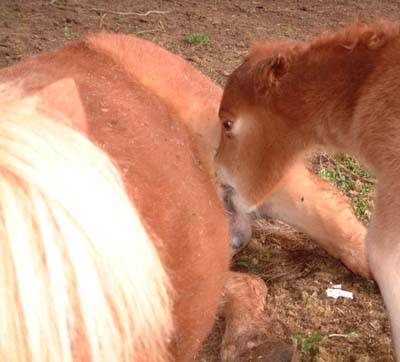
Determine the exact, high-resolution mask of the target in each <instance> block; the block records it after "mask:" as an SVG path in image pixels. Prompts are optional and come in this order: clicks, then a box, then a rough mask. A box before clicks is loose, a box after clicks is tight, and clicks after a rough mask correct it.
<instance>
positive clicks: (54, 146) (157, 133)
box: [0, 36, 292, 362]
mask: <svg viewBox="0 0 400 362" xmlns="http://www.w3.org/2000/svg"><path fill="white" fill-rule="evenodd" d="M97 40H98V44H99V47H98V48H96V38H92V39H90V38H89V39H88V40H87V42H86V43H78V44H73V45H71V46H69V47H66V48H64V49H62V50H59V51H56V52H54V53H47V54H43V55H40V56H39V57H36V58H32V59H30V60H28V61H26V62H25V63H21V64H20V65H18V66H16V67H15V68H9V69H5V70H3V71H2V75H1V78H2V81H3V82H6V81H7V82H12V85H13V86H14V87H15V86H16V87H18V89H17V90H16V91H15V92H14V93H16V95H14V96H13V99H17V100H14V102H18V99H21V98H23V99H22V101H19V102H21V103H23V102H25V98H26V97H33V98H34V99H38V100H39V101H37V102H39V103H40V107H41V108H44V111H43V112H44V113H43V112H42V113H38V111H37V110H36V108H34V107H31V108H30V109H28V110H27V111H24V112H23V113H22V116H21V117H22V118H23V119H24V123H23V124H22V125H21V126H20V128H21V129H20V130H19V131H18V130H17V131H18V132H20V133H21V134H20V135H19V134H17V136H18V137H19V139H17V140H15V145H14V144H11V145H9V146H8V143H6V141H4V143H5V145H6V146H7V147H9V148H10V149H11V151H13V152H15V153H16V154H15V155H14V154H11V155H8V154H5V155H4V159H3V158H1V159H0V166H1V171H2V172H1V173H0V176H1V177H3V178H4V179H5V180H8V183H9V187H10V188H12V187H13V184H14V183H15V186H14V188H15V190H14V193H15V194H16V196H14V199H13V198H11V196H8V195H7V194H6V193H5V192H4V195H3V203H2V205H3V209H4V210H6V211H7V212H8V208H9V207H11V206H12V207H14V209H16V210H18V207H19V202H21V205H25V204H26V210H24V209H23V210H22V211H23V212H24V213H25V214H21V215H19V214H18V213H17V211H13V213H12V212H11V211H10V213H9V214H7V212H6V211H4V210H3V211H4V213H5V216H7V219H6V220H5V225H4V233H5V235H6V236H7V237H8V244H7V245H8V246H7V245H4V250H3V253H2V254H1V256H2V265H4V269H3V272H2V273H1V275H2V276H3V277H4V280H5V284H6V285H10V286H11V287H12V288H10V291H9V292H7V293H6V292H5V291H3V292H2V294H1V295H0V298H2V299H0V300H1V301H2V303H1V306H2V309H1V310H2V315H7V316H8V317H9V318H3V319H2V321H1V322H2V323H3V324H2V328H3V329H2V330H3V331H4V333H3V335H6V333H7V334H8V335H9V338H3V340H2V345H1V347H0V355H1V356H2V360H7V361H11V360H13V361H32V360H33V361H54V360H59V361H89V360H92V361H115V362H117V361H135V362H142V361H143V362H144V361H146V362H147V361H155V362H156V361H157V362H158V361H168V360H173V361H189V360H192V359H193V357H194V355H195V353H196V351H197V350H198V349H199V346H200V344H201V342H202V340H203V339H204V338H205V336H206V335H207V334H208V333H209V331H210V329H211V327H212V325H213V323H214V319H215V314H216V311H217V308H218V306H219V305H221V306H220V307H221V313H222V314H224V316H225V318H226V321H227V328H226V332H225V336H224V340H223V346H222V347H223V348H222V352H221V353H222V356H223V358H224V360H232V359H235V358H236V355H239V354H241V353H242V352H243V350H245V349H246V348H248V347H247V346H248V344H249V343H250V344H254V343H256V341H259V342H261V341H262V338H263V337H265V336H266V335H267V332H269V331H268V324H269V320H268V316H267V315H266V311H265V308H264V306H265V299H266V290H267V289H266V286H265V284H264V282H263V281H262V280H260V279H259V278H257V277H255V276H254V277H253V276H248V275H244V274H238V273H229V260H230V252H229V232H228V224H227V221H226V216H225V212H224V210H223V207H222V204H221V200H220V197H219V195H218V193H217V188H216V186H215V185H214V183H213V177H212V174H211V173H210V172H211V171H210V170H211V165H209V164H208V160H207V158H206V157H203V156H202V151H199V150H198V149H197V146H196V144H195V143H194V142H193V139H192V138H193V137H192V136H191V135H190V134H188V132H187V131H186V130H185V128H184V125H183V123H182V122H178V121H176V120H179V115H178V114H176V112H175V111H174V110H172V109H170V108H169V107H168V105H167V104H165V103H164V102H162V101H161V100H160V99H159V98H158V97H157V95H155V94H153V93H152V92H149V90H148V89H146V88H145V87H144V86H143V85H142V84H141V83H140V82H138V81H137V80H136V79H135V76H134V75H133V74H129V73H128V72H127V70H126V69H125V67H124V65H123V64H121V63H120V62H118V61H114V60H113V57H112V55H109V54H107V53H106V52H102V51H101V49H100V48H101V44H102V43H101V40H102V37H101V36H99V37H98V38H97ZM115 40H117V41H118V40H119V41H121V42H122V44H123V43H124V41H127V42H128V44H127V45H129V42H130V38H124V37H121V38H119V37H115ZM172 64H173V63H172ZM66 77H67V78H66ZM194 77H198V78H199V79H200V80H202V78H201V77H200V75H198V74H197V73H195V74H194ZM211 86H212V84H211ZM211 89H212V88H211ZM28 100H29V99H28ZM15 104H16V105H15V106H14V109H16V111H15V112H17V111H18V108H19V106H20V104H19V103H15ZM43 114H44V115H43ZM60 114H61V116H60ZM6 116H8V114H6ZM17 116H18V114H17ZM172 116H173V117H174V118H172ZM14 118H15V117H13V114H11V116H10V121H9V124H7V125H5V124H4V128H6V126H7V127H8V128H11V130H10V132H11V131H13V127H14V126H13V123H12V122H13V120H14ZM16 118H17V119H19V118H18V117H16ZM65 118H66V119H67V120H70V126H71V127H73V128H75V129H76V130H77V131H79V132H82V133H83V134H88V135H89V137H90V138H92V139H93V140H94V141H95V143H97V145H98V146H99V147H100V148H102V149H103V150H105V151H107V152H108V153H109V154H111V155H112V156H113V158H114V159H116V160H117V162H118V164H119V168H120V170H121V171H122V173H123V179H124V182H125V186H126V188H127V191H128V194H129V196H130V199H131V201H132V202H133V204H134V206H135V209H136V210H137V213H136V211H135V209H133V208H132V206H131V205H130V203H129V201H128V198H127V196H126V194H125V191H124V190H123V189H122V183H121V181H120V179H119V176H118V173H117V172H116V171H115V170H114V168H113V167H112V165H111V164H110V162H109V161H108V159H107V158H106V157H105V156H104V154H103V152H101V151H99V150H97V149H96V147H95V146H93V145H91V143H90V142H89V141H88V140H86V138H85V137H83V136H82V135H80V134H78V133H77V131H73V130H72V129H70V128H69V127H67V126H66V125H63V124H62V125H58V123H60V120H61V121H64V123H66V122H67V121H65V120H64V119H65ZM52 120H53V121H52ZM1 121H2V120H1ZM1 121H0V123H1ZM57 122H58V123H57ZM1 125H3V123H1ZM15 127H16V126H15ZM25 128H27V129H25ZM47 128H48V129H47ZM17 131H16V132H17ZM1 132H2V128H1V127H0V133H1ZM3 132H4V133H5V134H6V135H7V133H6V132H8V129H7V128H6V129H5V130H3ZM11 141H14V139H12V140H11ZM1 142H2V141H1V138H0V146H1V145H2V143H1ZM0 149H1V147H0ZM6 151H8V149H7V150H6ZM11 151H10V152H11ZM18 162H19V163H18ZM13 163H15V165H14V164H13ZM20 164H21V165H20ZM19 165H20V166H19ZM6 166H7V168H6ZM18 167H19V168H21V170H19V168H18ZM3 169H4V172H3ZM31 169H33V171H34V172H33V171H31ZM9 170H10V171H9ZM12 171H15V172H14V173H12ZM96 172H97V173H96ZM9 173H10V175H9ZM1 177H0V181H1ZM23 177H24V178H23ZM96 177H97V178H96ZM20 178H22V181H23V182H24V183H22V181H21V183H22V184H21V185H19V184H20V181H19V179H20ZM107 182H108V184H107ZM36 183H38V184H39V186H40V189H39V190H38V191H36V189H33V191H32V195H30V194H28V195H27V196H26V198H27V200H24V198H23V196H24V190H25V189H26V190H28V191H29V190H30V188H34V187H35V186H36ZM20 190H21V191H20ZM114 190H115V195H114V194H113V192H114ZM39 196H42V199H39ZM28 197H29V198H28ZM113 197H114V198H113ZM119 199H121V200H122V201H120V200H119ZM24 215H25V216H26V215H30V218H28V221H29V222H30V223H29V224H27V225H25V224H26V223H24ZM5 216H3V217H5ZM13 217H15V220H14V219H13ZM36 218H38V220H36ZM13 223H14V224H13ZM13 225H15V226H13ZM47 225H49V226H48V227H47ZM142 225H143V226H144V228H145V229H146V231H147V234H146V232H145V231H144V228H143V226H142ZM20 228H21V233H20V234H18V233H17V230H20ZM9 229H10V230H9ZM25 229H26V230H25ZM42 229H43V230H42ZM22 232H24V233H22ZM14 234H15V235H14ZM14 239H15V240H14ZM26 245H27V246H28V247H25V246H26ZM7 248H9V249H11V250H8V249H7ZM42 255H43V256H42ZM63 258H64V259H63ZM13 268H15V269H16V272H15V275H14V274H12V269H13ZM226 282H229V283H228V284H227V288H225V289H224V285H225V283H226ZM14 291H15V292H14ZM241 291H246V296H247V299H242V294H241V293H242V292H241ZM75 295H76V296H75ZM233 306H234V307H233ZM235 308H240V310H241V312H242V314H241V315H238V316H237V317H236V314H235V313H234V312H232V311H234V309H235ZM10 311H12V312H13V313H10ZM225 311H226V312H225ZM244 316H247V317H246V322H247V323H249V324H248V325H243V323H241V324H240V323H237V322H235V320H236V319H237V318H239V319H241V318H243V317H244ZM42 322H43V323H42ZM288 348H289V349H292V347H291V346H289V347H288ZM289 354H290V351H289Z"/></svg>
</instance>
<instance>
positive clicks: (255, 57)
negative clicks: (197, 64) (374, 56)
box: [246, 20, 400, 64]
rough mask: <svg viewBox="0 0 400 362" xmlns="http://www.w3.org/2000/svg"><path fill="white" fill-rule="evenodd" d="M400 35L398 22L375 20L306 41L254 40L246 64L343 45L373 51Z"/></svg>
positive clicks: (346, 47)
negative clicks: (267, 57) (266, 58)
mask: <svg viewBox="0 0 400 362" xmlns="http://www.w3.org/2000/svg"><path fill="white" fill-rule="evenodd" d="M399 36H400V26H399V24H398V23H393V22H389V21H383V20H381V21H376V22H373V23H367V22H362V21H359V22H356V23H354V24H352V25H349V26H348V27H346V28H344V29H342V30H339V31H326V32H324V33H322V34H321V35H319V36H317V37H316V38H314V39H312V40H311V41H309V42H301V41H269V40H261V41H255V42H254V43H253V44H252V47H251V50H250V54H249V56H248V57H247V59H246V63H250V64H254V63H255V62H257V61H259V60H261V59H265V57H266V56H271V57H272V56H276V55H278V54H284V55H285V56H286V57H288V58H289V59H290V58H292V57H293V56H295V55H296V54H299V53H304V52H315V51H325V50H330V49H332V50H333V49H336V48H344V49H347V50H349V51H352V50H354V49H355V48H356V47H364V48H367V49H369V50H375V49H379V48H381V47H383V46H384V45H386V44H387V43H388V42H390V41H391V40H393V39H396V38H398V37H399Z"/></svg>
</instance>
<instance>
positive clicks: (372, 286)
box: [360, 280, 379, 294]
mask: <svg viewBox="0 0 400 362" xmlns="http://www.w3.org/2000/svg"><path fill="white" fill-rule="evenodd" d="M360 289H361V290H362V291H363V292H365V293H367V294H373V293H378V292H379V288H378V285H377V284H376V283H375V282H374V281H371V280H363V281H362V282H361V284H360Z"/></svg>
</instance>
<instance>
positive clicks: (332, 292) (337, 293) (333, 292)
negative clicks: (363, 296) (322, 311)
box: [326, 288, 353, 299]
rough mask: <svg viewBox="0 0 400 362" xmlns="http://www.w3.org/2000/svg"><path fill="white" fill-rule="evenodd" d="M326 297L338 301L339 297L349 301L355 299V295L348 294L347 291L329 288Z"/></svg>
mask: <svg viewBox="0 0 400 362" xmlns="http://www.w3.org/2000/svg"><path fill="white" fill-rule="evenodd" d="M326 295H327V296H328V297H331V298H335V299H338V298H339V297H343V298H347V299H353V293H352V292H348V291H347V290H342V289H337V288H335V289H333V288H328V289H327V290H326Z"/></svg>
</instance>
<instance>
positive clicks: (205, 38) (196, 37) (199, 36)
mask: <svg viewBox="0 0 400 362" xmlns="http://www.w3.org/2000/svg"><path fill="white" fill-rule="evenodd" d="M185 41H186V43H188V44H190V45H207V44H208V43H209V42H210V36H209V35H208V34H207V33H189V34H188V35H186V38H185Z"/></svg>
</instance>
